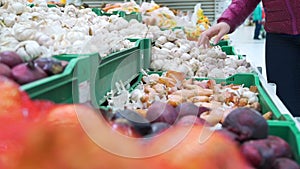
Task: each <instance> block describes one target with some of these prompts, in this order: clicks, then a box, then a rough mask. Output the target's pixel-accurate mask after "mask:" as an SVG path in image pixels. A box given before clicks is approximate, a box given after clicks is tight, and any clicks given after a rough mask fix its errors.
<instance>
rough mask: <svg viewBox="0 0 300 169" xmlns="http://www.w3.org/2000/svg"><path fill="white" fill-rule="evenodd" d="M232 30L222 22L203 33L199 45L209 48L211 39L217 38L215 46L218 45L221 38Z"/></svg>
mask: <svg viewBox="0 0 300 169" xmlns="http://www.w3.org/2000/svg"><path fill="white" fill-rule="evenodd" d="M229 30H230V26H229V25H228V24H227V23H225V22H220V23H218V24H216V25H214V26H212V27H210V28H209V29H208V30H206V31H204V32H202V33H201V35H200V38H199V40H198V45H199V46H201V45H202V46H203V47H204V48H208V47H209V46H210V43H209V41H210V39H211V38H212V37H214V36H215V39H214V44H218V42H219V41H220V40H221V38H222V37H223V36H224V35H225V34H227V33H228V32H229Z"/></svg>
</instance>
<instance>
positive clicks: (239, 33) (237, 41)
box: [229, 25, 300, 126]
mask: <svg viewBox="0 0 300 169" xmlns="http://www.w3.org/2000/svg"><path fill="white" fill-rule="evenodd" d="M253 34H254V26H244V25H243V26H240V27H239V28H238V29H237V30H236V31H235V32H233V33H232V34H230V35H229V37H230V40H231V44H232V46H234V47H235V49H236V51H237V52H238V54H242V55H246V58H247V59H248V61H251V63H252V64H254V65H255V66H256V67H261V68H262V75H263V76H264V78H265V79H267V76H266V66H265V43H266V41H265V39H262V40H254V39H253ZM296 120H297V121H298V122H299V123H298V125H299V126H300V117H297V118H296Z"/></svg>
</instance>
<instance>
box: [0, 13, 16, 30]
mask: <svg viewBox="0 0 300 169" xmlns="http://www.w3.org/2000/svg"><path fill="white" fill-rule="evenodd" d="M2 16H3V18H4V19H3V22H4V24H5V25H6V26H7V27H12V26H13V25H14V24H15V22H16V19H17V16H16V15H15V14H14V13H10V14H7V13H5V14H3V15H2Z"/></svg>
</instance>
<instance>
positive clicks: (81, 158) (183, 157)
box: [0, 77, 249, 169]
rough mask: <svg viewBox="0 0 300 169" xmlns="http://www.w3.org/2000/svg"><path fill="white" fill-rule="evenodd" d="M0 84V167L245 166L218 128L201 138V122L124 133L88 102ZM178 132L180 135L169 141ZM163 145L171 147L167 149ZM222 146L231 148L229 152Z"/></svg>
mask: <svg viewBox="0 0 300 169" xmlns="http://www.w3.org/2000/svg"><path fill="white" fill-rule="evenodd" d="M0 89H1V91H2V92H1V93H0V99H1V102H0V108H1V109H0V121H1V123H0V130H1V133H0V147H1V149H0V167H1V168H5V169H41V168H43V169H48V168H49V169H50V168H51V169H53V168H56V169H66V168H76V169H86V168H89V169H99V168H101V169H120V168H124V169H132V168H145V169H148V168H149V169H150V168H152V169H153V168H155V169H160V168H164V169H182V168H186V169H193V168H210V169H221V168H222V169H231V168H244V169H246V168H249V167H248V166H247V163H246V162H245V160H244V159H243V157H242V156H241V154H240V152H239V151H238V149H237V147H236V145H235V144H234V143H233V142H232V141H230V140H229V139H227V138H226V137H224V136H222V135H221V134H218V133H214V134H213V135H212V136H211V137H210V138H209V139H208V140H207V141H206V142H204V143H202V144H200V143H199V142H198V139H199V133H201V131H202V130H203V126H202V125H197V126H196V125H195V126H194V127H192V128H189V127H180V126H178V127H174V128H172V129H170V130H168V131H166V132H165V133H164V134H162V135H161V136H157V137H153V138H148V139H137V140H135V139H128V137H124V135H120V134H118V132H115V131H114V130H112V129H111V127H110V126H109V125H108V123H106V122H105V121H104V120H103V119H102V117H101V116H100V114H99V113H97V112H96V111H95V110H93V109H91V108H88V107H87V106H84V105H58V104H53V103H51V102H48V101H32V100H30V99H29V98H28V96H27V95H26V93H24V92H22V91H20V90H19V86H18V85H17V84H15V83H14V82H12V81H10V80H8V79H7V78H4V77H1V78H0ZM187 129H188V131H189V132H187ZM190 129H191V130H190ZM87 134H88V135H89V136H91V138H90V137H88V135H87ZM178 138H179V139H180V140H181V139H183V141H182V142H180V143H179V144H177V142H173V141H174V140H176V139H178ZM172 140H173V141H172ZM168 147H170V148H172V149H171V150H170V151H167V150H168V149H166V148H168ZM107 148H109V149H107ZM114 150H119V153H116V152H114ZM224 152H230V154H231V155H230V158H228V155H227V154H225V153H224ZM114 153H116V154H114ZM126 154H127V156H125V157H122V156H119V155H126ZM147 156H149V158H130V157H147Z"/></svg>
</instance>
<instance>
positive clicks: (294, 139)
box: [268, 120, 300, 164]
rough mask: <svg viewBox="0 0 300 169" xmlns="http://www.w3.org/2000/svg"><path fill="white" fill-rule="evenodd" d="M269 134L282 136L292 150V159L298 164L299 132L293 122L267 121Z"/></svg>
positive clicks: (299, 160) (299, 154)
mask: <svg viewBox="0 0 300 169" xmlns="http://www.w3.org/2000/svg"><path fill="white" fill-rule="evenodd" d="M268 125H269V134H270V135H275V136H278V137H280V138H283V139H284V140H285V141H287V142H288V143H289V145H290V147H291V149H292V151H293V156H294V159H295V160H296V161H297V163H298V164H300V132H299V129H298V128H297V126H296V125H295V123H293V122H289V121H276V120H274V121H271V120H269V121H268Z"/></svg>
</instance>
